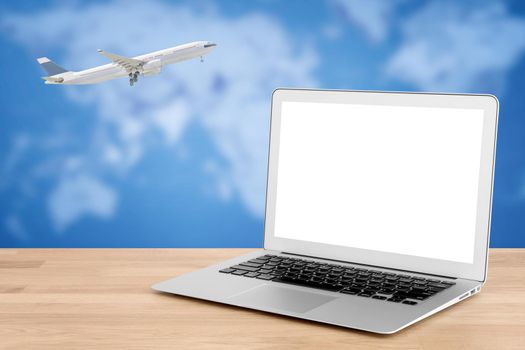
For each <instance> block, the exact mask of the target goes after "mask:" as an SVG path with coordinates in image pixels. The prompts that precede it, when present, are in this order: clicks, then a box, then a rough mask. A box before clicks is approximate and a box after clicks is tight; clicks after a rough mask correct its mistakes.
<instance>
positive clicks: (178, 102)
mask: <svg viewBox="0 0 525 350" xmlns="http://www.w3.org/2000/svg"><path fill="white" fill-rule="evenodd" d="M0 14H1V15H0V46H1V47H2V50H1V51H0V67H1V70H0V71H1V74H2V77H1V79H0V88H1V94H0V111H1V113H0V246H2V247H256V246H261V245H262V239H263V214H264V212H263V205H264V189H265V184H266V177H265V176H266V173H265V169H266V149H267V134H268V118H269V102H270V95H271V92H272V90H273V89H274V88H275V87H278V86H288V87H311V88H343V89H381V90H405V91H447V92H476V93H492V94H495V95H497V96H498V97H499V99H500V124H499V133H498V152H497V163H496V178H495V191H494V206H493V223H492V233H491V246H492V247H525V235H524V232H525V156H524V153H523V150H524V147H525V137H524V134H525V121H524V118H523V113H524V112H525V99H524V98H523V97H524V93H525V82H524V79H523V76H525V55H524V52H525V5H524V3H523V2H521V1H415V0H397V1H396V0H384V1H380V0H376V1H344V0H341V1H336V0H334V1H326V2H320V1H271V0H268V1H213V2H212V1H210V2H206V1H203V2H194V1H183V2H167V1H147V2H146V1H144V2H140V1H137V2H125V1H118V0H117V1H93V2H74V3H70V4H65V3H62V2H57V1H24V2H13V1H11V2H0ZM195 40H210V41H213V42H217V43H218V44H219V46H218V47H217V49H216V50H215V51H214V52H212V53H211V54H209V55H208V56H206V57H205V62H204V63H200V62H199V61H198V59H196V60H192V61H188V62H184V63H180V64H177V65H172V66H169V67H167V68H165V69H164V71H163V72H162V73H161V74H160V75H158V76H154V77H148V78H142V79H140V80H139V82H138V84H137V85H136V86H134V87H133V88H130V87H129V86H128V85H127V81H126V80H125V79H120V80H114V81H111V82H107V83H104V84H99V85H93V86H50V85H44V83H43V81H42V80H41V79H40V77H41V76H43V75H44V74H43V72H42V71H41V69H40V67H39V66H38V64H37V63H36V62H35V58H37V57H40V56H48V57H50V58H52V59H53V60H54V61H55V62H57V63H58V64H60V65H63V66H65V67H66V68H68V69H71V70H81V69H85V68H89V67H92V66H96V65H101V64H105V63H107V61H106V60H105V59H104V58H103V57H101V56H100V55H98V54H97V52H96V49H97V48H103V49H105V50H107V51H110V52H115V53H118V54H122V55H129V56H134V55H139V54H143V53H146V52H149V51H154V50H159V49H163V48H167V47H171V46H175V45H178V44H181V43H185V42H190V41H195Z"/></svg>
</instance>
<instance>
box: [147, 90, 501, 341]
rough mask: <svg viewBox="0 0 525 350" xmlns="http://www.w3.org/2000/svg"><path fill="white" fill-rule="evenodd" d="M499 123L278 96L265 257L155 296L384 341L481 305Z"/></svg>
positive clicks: (400, 104)
mask: <svg viewBox="0 0 525 350" xmlns="http://www.w3.org/2000/svg"><path fill="white" fill-rule="evenodd" d="M497 115H498V101H497V99H496V98H495V97H494V96H490V95H461V94H430V93H428V94H427V93H399V92H371V91H339V90H336V91H333V90H298V89H277V90H275V91H274V93H273V96H272V114H271V132H270V149H269V165H268V187H267V198H266V215H265V238H264V250H259V251H254V252H252V253H250V254H247V255H244V256H240V257H237V258H234V259H231V260H228V261H224V262H221V263H218V264H216V265H213V266H209V267H206V268H204V269H201V270H198V271H195V272H191V273H188V274H186V275H183V276H179V277H176V278H173V279H170V280H167V281H163V282H160V283H157V284H155V285H153V286H152V288H153V289H154V290H157V291H161V292H167V293H172V294H178V295H183V296H188V297H193V298H199V299H205V300H210V301H215V302H219V303H224V304H230V305H236V306H241V307H244V308H250V309H255V310H261V311H267V312H272V313H276V314H281V315H287V316H292V317H297V318H301V319H307V320H312V321H317V322H323V323H328V324H332V325H338V326H343V327H348V328H354V329H359V330H365V331H370V332H376V333H383V334H390V333H394V332H397V331H399V330H401V329H403V328H405V327H407V326H409V325H411V324H413V323H415V322H417V321H419V320H422V319H424V318H425V317H428V316H430V315H432V314H434V313H436V312H438V311H440V310H443V309H445V308H447V307H449V306H451V305H453V304H455V303H457V302H459V301H460V300H463V299H465V298H468V297H470V296H472V295H473V294H476V293H478V292H479V291H480V289H481V287H482V286H483V284H484V282H485V280H486V273H487V255H488V242H489V231H490V216H491V201H492V184H493V169H494V158H495V145H496V131H497ZM247 234H249V233H247ZM272 268H273V270H272ZM277 269H279V270H277ZM221 271H222V272H221ZM326 271H328V272H326Z"/></svg>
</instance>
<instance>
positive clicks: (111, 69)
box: [37, 41, 217, 86]
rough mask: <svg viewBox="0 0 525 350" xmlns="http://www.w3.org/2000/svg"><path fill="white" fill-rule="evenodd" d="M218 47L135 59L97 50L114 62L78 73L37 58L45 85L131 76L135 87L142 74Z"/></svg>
mask: <svg viewBox="0 0 525 350" xmlns="http://www.w3.org/2000/svg"><path fill="white" fill-rule="evenodd" d="M215 46H217V44H215V43H212V42H210V41H195V42H192V43H188V44H183V45H179V46H175V47H172V48H169V49H164V50H160V51H155V52H151V53H147V54H145V55H141V56H136V57H132V58H128V57H124V56H120V55H116V54H113V53H109V52H105V51H103V50H100V49H99V50H97V51H98V53H100V54H101V55H103V56H105V57H106V58H108V59H110V60H111V61H112V63H108V64H105V65H103V66H98V67H94V68H90V69H86V70H82V71H78V72H72V71H68V70H67V69H64V68H62V67H60V66H59V65H57V64H55V63H54V62H53V61H51V60H50V59H49V58H47V57H40V58H38V59H37V61H38V63H39V64H40V65H41V66H42V68H43V69H44V70H45V71H46V73H47V74H48V76H45V77H42V79H44V80H45V84H74V85H80V84H97V83H101V82H104V81H107V80H111V79H115V78H122V77H126V76H127V77H128V78H129V85H130V86H133V85H134V84H135V83H136V82H137V81H138V78H139V75H143V76H148V75H155V74H159V73H160V71H161V69H162V67H164V66H165V65H168V64H172V63H177V62H181V61H185V60H189V59H192V58H195V57H200V58H201V62H203V59H202V56H204V55H206V54H207V53H209V52H210V51H211V50H213V49H214V48H215Z"/></svg>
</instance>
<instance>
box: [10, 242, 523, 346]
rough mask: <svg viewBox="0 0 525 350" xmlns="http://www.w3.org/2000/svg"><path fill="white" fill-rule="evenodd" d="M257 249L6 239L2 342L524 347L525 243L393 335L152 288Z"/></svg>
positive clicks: (494, 255) (498, 252) (498, 254)
mask: <svg viewBox="0 0 525 350" xmlns="http://www.w3.org/2000/svg"><path fill="white" fill-rule="evenodd" d="M249 251H250V249H0V348H2V349H59V348H64V349H80V348H82V349H101V348H107V349H145V348H154V349H208V348H209V349H281V348H282V349H336V348H351V349H367V348H370V349H377V348H385V349H470V348H476V349H525V249H492V250H491V254H490V263H489V278H488V283H487V284H486V286H485V288H484V289H483V290H482V292H481V293H480V294H478V295H476V296H474V297H473V298H470V299H467V300H466V301H464V302H462V303H460V304H458V305H456V306H454V307H452V308H450V309H448V310H446V311H444V312H442V313H439V314H437V315H435V316H433V317H431V318H429V319H427V320H424V321H423V322H420V323H418V324H416V325H414V326H412V327H409V328H407V329H405V330H404V331H401V332H400V333H397V334H394V335H391V336H381V335H374V334H369V333H365V332H359V331H353V330H348V329H344V328H340V327H335V326H328V325H323V324H319V323H315V322H309V321H302V320H298V319H294V318H289V317H284V316H277V315H271V314H266V313H263V312H257V311H250V310H245V309H241V308H236V307H233V306H226V305H220V304H215V303H211V302H205V301H199V300H194V299H190V298H184V297H177V296H170V295H164V294H160V293H155V292H153V291H151V290H150V285H151V284H153V283H155V282H158V281H161V280H164V279H167V278H170V277H174V276H177V275H179V274H182V273H185V272H189V271H192V270H195V269H198V268H201V267H204V266H207V265H210V264H212V263H215V262H219V261H221V260H225V259H228V258H231V257H234V256H237V255H241V254H244V253H247V252H249Z"/></svg>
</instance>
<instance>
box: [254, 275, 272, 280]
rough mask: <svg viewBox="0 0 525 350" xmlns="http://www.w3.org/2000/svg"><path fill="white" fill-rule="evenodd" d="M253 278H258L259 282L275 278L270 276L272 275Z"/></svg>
mask: <svg viewBox="0 0 525 350" xmlns="http://www.w3.org/2000/svg"><path fill="white" fill-rule="evenodd" d="M255 278H258V279H260V280H271V279H274V278H275V276H272V275H259V276H257V277H255Z"/></svg>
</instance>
